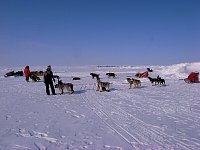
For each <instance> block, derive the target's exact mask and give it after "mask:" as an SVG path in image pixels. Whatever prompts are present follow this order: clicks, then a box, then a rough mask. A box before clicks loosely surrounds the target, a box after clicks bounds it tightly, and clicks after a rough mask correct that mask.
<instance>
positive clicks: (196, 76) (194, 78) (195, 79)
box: [184, 72, 199, 83]
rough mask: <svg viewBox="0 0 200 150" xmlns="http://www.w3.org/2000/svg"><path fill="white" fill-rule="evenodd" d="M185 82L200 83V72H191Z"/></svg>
mask: <svg viewBox="0 0 200 150" xmlns="http://www.w3.org/2000/svg"><path fill="white" fill-rule="evenodd" d="M184 81H185V82H186V83H199V72H191V73H190V74H189V75H188V77H187V78H185V79H184Z"/></svg>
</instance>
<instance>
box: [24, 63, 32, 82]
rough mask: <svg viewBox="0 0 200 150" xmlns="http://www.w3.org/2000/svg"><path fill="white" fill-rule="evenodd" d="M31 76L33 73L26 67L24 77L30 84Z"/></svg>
mask: <svg viewBox="0 0 200 150" xmlns="http://www.w3.org/2000/svg"><path fill="white" fill-rule="evenodd" d="M30 75H31V72H30V70H29V66H26V67H25V69H24V76H25V77H26V81H27V82H29V77H30Z"/></svg>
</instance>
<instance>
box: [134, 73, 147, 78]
mask: <svg viewBox="0 0 200 150" xmlns="http://www.w3.org/2000/svg"><path fill="white" fill-rule="evenodd" d="M148 75H149V74H148V71H145V72H143V73H137V74H136V75H135V76H136V77H138V78H147V77H148Z"/></svg>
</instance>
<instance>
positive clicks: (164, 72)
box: [155, 62, 200, 79]
mask: <svg viewBox="0 0 200 150" xmlns="http://www.w3.org/2000/svg"><path fill="white" fill-rule="evenodd" d="M195 71H197V72H200V62H196V63H181V64H175V65H171V66H158V67H156V70H155V72H156V74H159V75H161V76H164V77H165V78H169V79H170V78H174V79H180V78H186V77H187V76H188V74H189V73H190V72H195Z"/></svg>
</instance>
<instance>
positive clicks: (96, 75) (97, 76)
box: [90, 73, 99, 79]
mask: <svg viewBox="0 0 200 150" xmlns="http://www.w3.org/2000/svg"><path fill="white" fill-rule="evenodd" d="M90 75H91V76H92V78H93V79H94V77H96V78H99V74H96V73H90Z"/></svg>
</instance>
